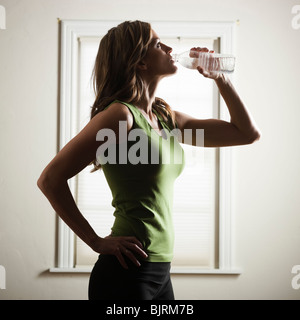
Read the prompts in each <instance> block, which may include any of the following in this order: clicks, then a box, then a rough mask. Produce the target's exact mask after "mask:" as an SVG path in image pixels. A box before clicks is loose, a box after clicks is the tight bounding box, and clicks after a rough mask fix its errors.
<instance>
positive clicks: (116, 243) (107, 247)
mask: <svg viewBox="0 0 300 320" xmlns="http://www.w3.org/2000/svg"><path fill="white" fill-rule="evenodd" d="M91 247H92V249H93V250H94V251H96V252H98V253H102V254H111V255H114V256H116V257H117V259H118V260H119V262H120V264H121V265H122V267H123V268H125V269H128V266H127V264H126V262H125V259H124V255H125V256H127V257H128V258H129V259H130V260H131V261H132V262H133V263H134V264H135V265H136V266H138V267H139V266H140V265H141V264H140V262H139V261H138V259H137V258H136V256H135V254H138V255H140V256H141V257H142V258H147V257H148V255H147V254H146V252H145V251H143V249H142V248H143V245H142V244H141V242H140V241H139V240H138V239H137V238H135V237H113V236H111V235H109V236H107V237H105V238H100V237H98V239H96V240H95V241H94V242H93V245H92V246H91Z"/></svg>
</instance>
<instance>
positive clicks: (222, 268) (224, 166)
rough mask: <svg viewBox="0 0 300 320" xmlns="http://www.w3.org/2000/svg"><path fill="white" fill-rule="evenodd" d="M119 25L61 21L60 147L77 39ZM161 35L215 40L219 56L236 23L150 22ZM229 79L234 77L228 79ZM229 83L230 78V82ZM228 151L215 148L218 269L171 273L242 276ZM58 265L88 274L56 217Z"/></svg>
mask: <svg viewBox="0 0 300 320" xmlns="http://www.w3.org/2000/svg"><path fill="white" fill-rule="evenodd" d="M121 22H122V21H86V20H62V21H61V24H60V27H61V61H60V62H61V75H60V76H61V78H60V131H59V132H60V137H59V147H60V149H61V148H62V147H63V146H65V145H66V144H67V143H68V142H69V141H70V140H71V139H72V138H73V137H74V136H75V135H76V134H77V131H76V130H77V110H78V97H77V84H78V51H79V41H78V39H79V38H81V37H94V36H95V37H99V36H100V37H101V36H104V35H105V34H106V32H107V31H108V30H109V29H110V28H112V27H115V26H117V25H118V24H119V23H121ZM149 22H150V23H151V25H152V27H153V29H154V30H156V31H157V32H158V33H159V35H160V37H162V38H166V37H178V36H180V37H183V38H184V37H187V38H189V37H190V38H192V37H193V38H195V37H199V38H219V39H220V52H221V53H233V54H234V53H235V50H234V49H235V48H234V42H235V41H234V36H235V22H167V21H149ZM231 77H232V76H231ZM232 80H233V79H232ZM220 118H221V119H223V120H229V113H228V110H227V108H226V105H225V102H224V100H223V99H222V98H221V99H220ZM231 153H232V150H231V148H219V190H218V193H219V195H218V196H219V204H218V206H219V215H218V218H219V219H218V221H217V223H218V231H219V233H218V242H219V246H218V268H216V269H207V270H203V269H200V268H195V267H194V268H187V267H176V268H175V267H173V268H172V269H171V273H173V274H181V273H189V274H240V270H238V269H236V268H234V266H233V254H232V251H233V237H232V230H233V229H232V226H233V220H232V208H231V190H232V187H231V184H232V161H231V158H232V154H231ZM68 183H69V187H70V190H71V192H72V194H73V195H74V194H75V187H76V185H75V183H76V181H75V177H73V178H72V179H70V180H69V181H68ZM57 241H58V252H57V253H58V256H57V266H56V267H55V268H51V269H50V271H51V272H90V270H91V269H86V268H84V269H82V268H78V267H77V268H75V267H74V266H75V256H74V251H75V245H74V244H75V235H74V233H73V232H72V230H71V229H70V228H69V227H68V226H67V225H66V224H65V223H64V222H63V221H62V220H61V219H60V218H59V219H58V239H57Z"/></svg>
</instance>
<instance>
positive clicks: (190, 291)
mask: <svg viewBox="0 0 300 320" xmlns="http://www.w3.org/2000/svg"><path fill="white" fill-rule="evenodd" d="M297 2H298V4H300V1H299V0H298V1H297V0H276V1H274V0H259V1H258V0H255V1H254V0H252V1H246V0H223V1H221V0H210V1H208V0H185V1H182V0H171V1H169V0H151V1H148V0H112V1H105V0H84V1H83V0H0V5H3V6H4V7H5V8H6V20H7V22H6V30H0V97H1V98H0V106H1V117H0V128H1V134H0V139H1V140H0V141H1V153H0V161H1V176H0V197H1V198H0V199H1V202H0V206H1V207H0V209H1V213H0V265H3V266H4V267H5V268H6V275H7V279H6V280H7V282H6V288H7V289H6V290H0V299H86V298H87V285H88V275H87V274H82V275H78V274H74V275H73V274H72V275H66V274H59V275H57V274H49V273H48V272H47V270H48V269H49V267H52V266H54V264H55V250H56V249H55V246H56V231H55V230H56V218H55V215H54V214H53V210H52V208H51V207H50V205H49V204H48V202H47V200H46V198H44V196H43V195H42V194H41V192H40V191H39V190H38V189H37V187H36V180H37V178H38V176H39V174H40V173H41V171H42V169H43V168H44V167H45V165H46V164H47V163H48V162H49V161H50V159H51V158H52V157H53V156H54V155H55V153H56V150H57V128H58V93H59V92H58V86H59V83H58V81H59V63H58V52H59V29H58V23H57V18H60V19H106V20H107V19H109V20H110V19H111V20H127V19H130V20H135V19H140V20H145V21H150V20H172V21H174V20H175V21H177V20H180V21H186V20H188V21H192V20H194V21H219V20H220V21H236V20H240V25H239V26H238V27H237V30H236V31H237V38H236V40H237V46H236V55H237V69H236V72H235V81H236V87H237V89H238V91H239V93H240V95H241V96H242V98H243V99H244V101H245V102H246V103H247V105H248V106H249V108H250V110H251V112H252V114H253V116H254V118H255V119H256V122H257V123H258V125H259V127H260V129H261V131H262V133H263V136H262V139H261V141H260V142H258V143H256V144H254V145H251V146H244V147H236V148H234V157H233V167H234V194H233V211H234V227H235V228H234V230H235V233H234V239H235V243H236V245H235V253H234V260H235V264H236V266H237V267H239V268H241V269H242V274H241V275H240V276H220V275H209V276H205V275H200V276H199V275H198V276H186V275H181V276H178V275H174V276H173V285H174V290H175V294H176V297H177V299H299V298H300V289H299V290H294V289H293V288H292V287H291V280H292V276H293V275H292V274H291V269H292V267H293V266H294V265H300V210H299V208H300V197H299V190H300V170H299V160H300V148H299V138H298V137H299V130H298V121H299V118H300V105H299V100H300V99H299V98H300V93H299V92H300V91H299V74H300V60H299V57H300V29H299V30H295V29H293V28H292V25H291V20H292V17H293V15H292V14H291V10H292V7H293V6H294V5H296V4H297ZM299 22H300V21H299Z"/></svg>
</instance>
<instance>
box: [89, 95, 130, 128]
mask: <svg viewBox="0 0 300 320" xmlns="http://www.w3.org/2000/svg"><path fill="white" fill-rule="evenodd" d="M91 121H93V122H94V123H95V124H96V123H97V124H98V125H100V124H101V127H103V128H108V129H113V130H115V129H116V128H117V127H118V126H119V124H120V121H126V122H127V128H128V130H130V129H131V128H132V126H133V116H132V114H131V112H130V111H129V109H128V108H127V107H126V105H124V104H123V103H121V102H119V101H114V102H113V103H111V104H110V105H108V106H107V107H106V108H105V109H104V110H103V111H101V112H99V113H98V114H96V115H95V116H94V117H93V118H92V120H91ZM97 124H96V125H97Z"/></svg>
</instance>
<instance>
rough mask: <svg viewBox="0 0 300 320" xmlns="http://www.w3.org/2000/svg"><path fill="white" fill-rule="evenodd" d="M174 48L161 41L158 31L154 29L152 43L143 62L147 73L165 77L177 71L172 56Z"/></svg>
mask: <svg viewBox="0 0 300 320" xmlns="http://www.w3.org/2000/svg"><path fill="white" fill-rule="evenodd" d="M171 52H172V48H171V47H168V46H167V45H165V44H163V43H161V42H160V39H159V37H158V35H157V34H156V32H155V31H154V30H152V38H151V43H150V45H149V48H148V51H147V54H146V57H145V59H144V60H143V62H144V63H145V66H146V68H147V69H146V70H147V74H148V75H150V76H153V77H155V76H158V77H164V76H168V75H172V74H174V73H176V71H177V67H176V66H175V64H174V60H173V59H172V56H171Z"/></svg>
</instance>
